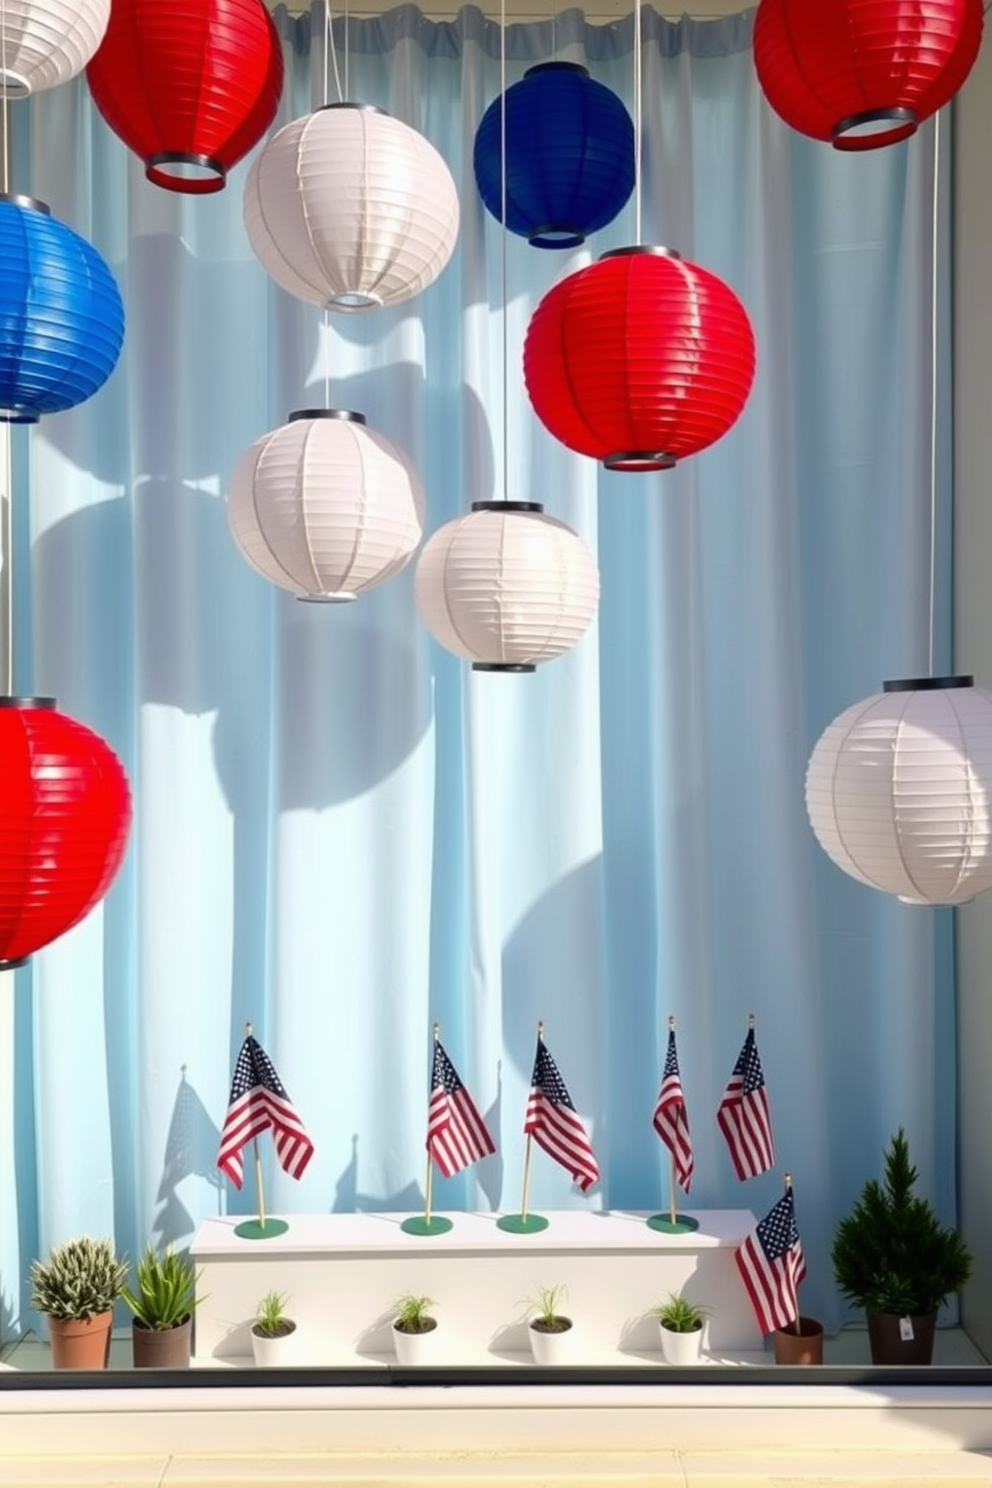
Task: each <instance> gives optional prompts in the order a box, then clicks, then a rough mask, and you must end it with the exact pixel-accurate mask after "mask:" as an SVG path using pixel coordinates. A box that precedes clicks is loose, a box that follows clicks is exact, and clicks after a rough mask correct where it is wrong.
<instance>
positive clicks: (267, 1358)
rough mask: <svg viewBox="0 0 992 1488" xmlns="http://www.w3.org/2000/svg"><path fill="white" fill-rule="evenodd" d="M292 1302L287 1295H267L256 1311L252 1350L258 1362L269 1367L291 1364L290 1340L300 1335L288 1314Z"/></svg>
mask: <svg viewBox="0 0 992 1488" xmlns="http://www.w3.org/2000/svg"><path fill="white" fill-rule="evenodd" d="M288 1301H289V1297H288V1295H287V1293H286V1292H266V1293H265V1294H264V1296H262V1297H260V1298H259V1301H258V1306H257V1307H256V1309H255V1321H254V1322H253V1323H252V1325H251V1351H252V1354H253V1355H254V1358H255V1363H256V1364H258V1365H261V1366H263V1367H265V1368H272V1367H273V1366H274V1365H281V1364H287V1363H288V1362H289V1357H288V1340H289V1339H291V1338H292V1335H293V1334H294V1333H295V1332H296V1323H295V1322H294V1321H293V1319H292V1318H291V1317H289V1316H287V1314H286V1304H287V1302H288Z"/></svg>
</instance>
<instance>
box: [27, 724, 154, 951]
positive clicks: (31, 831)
mask: <svg viewBox="0 0 992 1488" xmlns="http://www.w3.org/2000/svg"><path fill="white" fill-rule="evenodd" d="M0 760H2V762H3V785H2V787H0V971H6V970H9V969H10V968H11V967H14V966H20V965H21V964H22V963H23V962H24V961H25V960H26V959H27V957H28V956H30V955H31V954H32V953H33V952H34V951H39V950H41V948H42V946H46V945H48V944H49V942H50V941H53V940H55V939H57V937H58V936H60V935H63V934H64V933H65V931H66V930H70V929H71V928H72V926H73V925H76V924H78V923H79V921H80V920H81V919H83V917H84V916H85V915H87V914H89V912H90V910H91V909H93V907H94V905H96V904H97V903H98V902H99V901H100V900H101V899H102V898H103V896H104V894H105V893H106V892H107V890H108V889H109V888H110V885H111V883H112V882H113V880H114V878H115V876H116V874H117V870H118V869H119V868H120V866H121V863H122V862H123V860H124V853H125V851H126V849H127V841H128V832H129V830H130V825H131V791H130V787H129V786H128V782H127V776H126V775H125V773H124V767H123V766H122V764H121V762H120V760H119V759H118V758H117V756H116V755H115V754H114V752H113V750H112V749H111V748H110V747H109V745H107V744H105V743H104V741H103V740H102V739H101V738H100V736H99V735H98V734H95V733H93V732H92V730H91V729H88V728H86V727H85V726H84V725H83V724H81V723H77V722H76V720H75V719H73V718H69V717H68V716H67V715H66V714H65V713H60V712H59V711H58V710H57V709H56V707H55V700H54V698H44V697H2V698H0Z"/></svg>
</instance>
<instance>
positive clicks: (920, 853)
mask: <svg viewBox="0 0 992 1488" xmlns="http://www.w3.org/2000/svg"><path fill="white" fill-rule="evenodd" d="M806 806H807V809H808V811H809V818H810V822H811V824H812V827H813V831H814V832H815V834H816V836H817V839H818V840H819V842H820V845H821V846H822V847H823V849H824V851H825V852H826V853H827V854H828V855H829V857H831V858H832V859H833V861H834V862H835V863H836V864H837V865H838V867H840V868H843V870H844V872H845V873H849V874H850V875H851V877H852V878H856V879H858V881H859V882H860V883H864V884H870V885H872V886H873V887H874V888H876V889H884V890H885V891H886V892H887V893H890V894H896V895H898V897H899V898H900V899H902V900H904V901H905V902H906V903H907V904H964V903H966V902H967V900H969V899H973V898H974V897H975V895H976V894H981V893H983V892H984V891H985V890H986V889H989V888H992V694H990V693H988V692H985V691H983V690H982V689H981V688H979V687H975V685H974V682H973V679H972V678H971V677H923V678H911V679H909V680H906V681H895V682H886V683H885V686H884V691H883V692H881V693H876V694H875V695H874V696H872V697H870V698H867V699H865V701H864V702H860V703H856V704H855V705H854V707H853V708H848V709H847V711H846V712H844V713H842V714H841V715H840V717H839V718H835V719H834V721H833V723H831V724H830V725H829V727H828V728H827V729H826V730H825V732H824V733H823V735H822V737H821V738H820V740H819V741H818V743H817V745H816V747H815V749H814V750H813V753H812V755H811V757H810V761H809V767H808V769H807V772H806Z"/></svg>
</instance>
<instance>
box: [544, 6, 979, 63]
mask: <svg viewBox="0 0 992 1488" xmlns="http://www.w3.org/2000/svg"><path fill="white" fill-rule="evenodd" d="M989 4H990V5H992V0H989ZM555 10H556V8H555V0H551V60H552V62H557V60H558V32H557V28H556V24H555V23H556V22H557V19H558V17H557V15H556V13H555Z"/></svg>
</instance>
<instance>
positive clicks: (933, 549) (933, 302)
mask: <svg viewBox="0 0 992 1488" xmlns="http://www.w3.org/2000/svg"><path fill="white" fill-rule="evenodd" d="M939 198H940V113H939V111H938V112H937V113H936V114H935V115H934V119H933V235H932V242H931V245H930V263H931V269H930V359H931V362H930V616H929V621H928V636H929V675H930V676H931V677H932V676H933V667H934V654H933V653H934V630H935V628H936V599H935V595H936V589H937V376H938V367H937V357H938V346H937V322H938V318H939V317H938V305H937V294H938V283H937V275H938V261H937V252H938V238H939V231H940V210H939V208H940V202H939Z"/></svg>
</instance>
